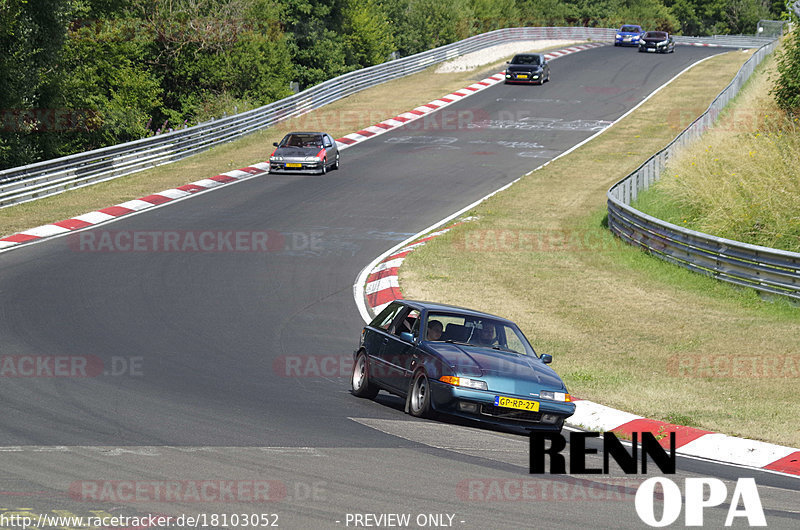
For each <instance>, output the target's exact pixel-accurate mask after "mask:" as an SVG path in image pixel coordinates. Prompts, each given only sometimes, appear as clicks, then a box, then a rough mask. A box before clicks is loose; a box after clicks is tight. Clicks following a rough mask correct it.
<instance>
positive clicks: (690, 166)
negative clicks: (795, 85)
mask: <svg viewBox="0 0 800 530" xmlns="http://www.w3.org/2000/svg"><path fill="white" fill-rule="evenodd" d="M762 64H763V69H762V70H761V71H760V72H759V73H758V75H754V76H753V78H752V79H751V81H750V83H748V85H747V86H746V87H745V88H744V89H743V90H742V92H741V94H740V95H739V97H737V99H736V101H735V102H734V103H733V105H731V106H730V108H729V109H727V111H726V113H724V115H723V116H722V118H721V119H720V121H719V123H718V124H717V125H716V126H715V127H713V128H712V129H711V130H710V131H709V132H708V133H706V135H705V136H704V137H703V139H702V141H701V142H698V143H697V144H695V145H693V146H691V147H690V148H688V149H686V150H685V151H684V152H683V153H681V155H680V156H678V157H674V158H673V159H672V160H671V161H670V165H669V167H668V168H667V169H666V171H665V173H664V175H665V176H666V178H662V179H661V180H660V181H659V182H658V183H657V184H656V185H655V186H654V187H653V188H652V189H651V190H650V191H649V192H648V193H646V194H643V195H642V196H641V197H640V200H639V201H638V202H637V203H636V204H635V206H636V207H637V208H640V209H642V210H643V211H645V212H647V213H650V214H651V215H654V216H656V217H659V218H662V219H665V220H667V221H670V222H673V223H675V224H680V225H682V226H687V227H689V228H692V229H694V230H699V231H701V232H706V233H710V234H714V235H717V236H721V237H726V238H728V239H734V240H738V241H744V242H746V243H752V244H756V245H764V246H769V247H776V248H781V249H784V250H791V251H795V252H797V251H800V165H798V163H797V161H798V160H800V124H798V122H797V118H789V117H787V116H785V115H784V113H783V112H781V111H780V109H778V107H777V105H776V104H775V102H774V99H773V98H772V97H771V96H770V94H769V91H770V89H771V88H772V83H771V81H770V78H774V77H775V75H776V68H775V59H774V56H770V57H768V58H767V59H766V60H765V61H764V63H762Z"/></svg>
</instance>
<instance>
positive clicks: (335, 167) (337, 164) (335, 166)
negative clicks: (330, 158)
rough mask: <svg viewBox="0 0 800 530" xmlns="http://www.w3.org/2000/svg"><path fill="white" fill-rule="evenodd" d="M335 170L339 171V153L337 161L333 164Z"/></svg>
mask: <svg viewBox="0 0 800 530" xmlns="http://www.w3.org/2000/svg"><path fill="white" fill-rule="evenodd" d="M333 169H339V153H336V161H335V162H334V163H333Z"/></svg>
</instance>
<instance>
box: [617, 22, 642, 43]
mask: <svg viewBox="0 0 800 530" xmlns="http://www.w3.org/2000/svg"><path fill="white" fill-rule="evenodd" d="M643 33H644V31H643V30H642V26H636V25H633V24H626V25H624V26H622V27H621V28H619V31H617V34H616V35H615V36H614V46H638V45H639V39H640V38H641V36H642V34H643Z"/></svg>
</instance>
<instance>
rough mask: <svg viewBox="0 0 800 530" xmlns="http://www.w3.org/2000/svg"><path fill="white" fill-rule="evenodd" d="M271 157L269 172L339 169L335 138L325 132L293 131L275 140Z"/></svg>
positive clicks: (321, 172) (323, 172)
mask: <svg viewBox="0 0 800 530" xmlns="http://www.w3.org/2000/svg"><path fill="white" fill-rule="evenodd" d="M272 145H274V146H275V147H276V148H277V149H275V151H273V153H272V155H270V157H269V172H270V173H315V174H320V175H323V174H325V173H327V171H328V169H339V148H338V147H337V146H336V141H335V140H334V139H333V138H331V136H330V135H329V134H327V133H323V132H292V133H289V134H287V135H286V136H284V137H283V140H281V141H280V142H275V143H273V144H272Z"/></svg>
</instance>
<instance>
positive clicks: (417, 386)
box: [408, 371, 431, 418]
mask: <svg viewBox="0 0 800 530" xmlns="http://www.w3.org/2000/svg"><path fill="white" fill-rule="evenodd" d="M408 401H409V402H408V412H409V413H410V414H411V415H412V416H416V417H417V418H425V417H428V416H429V415H430V412H431V388H430V383H429V382H428V376H427V375H425V372H422V371H419V372H417V373H416V374H414V379H412V380H411V388H410V390H409V394H408Z"/></svg>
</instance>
